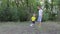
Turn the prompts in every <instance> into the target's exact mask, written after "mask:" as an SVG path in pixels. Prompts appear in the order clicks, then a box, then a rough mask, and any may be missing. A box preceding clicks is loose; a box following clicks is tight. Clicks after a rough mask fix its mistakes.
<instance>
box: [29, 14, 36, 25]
mask: <svg viewBox="0 0 60 34" xmlns="http://www.w3.org/2000/svg"><path fill="white" fill-rule="evenodd" d="M35 20H36V15H35V14H33V16H32V17H31V21H32V24H31V25H30V26H33V25H34V24H35Z"/></svg>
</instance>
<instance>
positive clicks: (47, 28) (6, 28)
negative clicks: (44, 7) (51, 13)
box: [0, 22, 60, 34]
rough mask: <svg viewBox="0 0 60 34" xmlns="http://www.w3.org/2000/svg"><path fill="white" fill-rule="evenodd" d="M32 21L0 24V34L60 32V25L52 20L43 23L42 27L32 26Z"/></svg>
mask: <svg viewBox="0 0 60 34" xmlns="http://www.w3.org/2000/svg"><path fill="white" fill-rule="evenodd" d="M29 24H30V23H21V24H20V23H19V24H13V23H11V24H3V25H0V34H60V25H59V24H56V23H52V22H48V23H42V27H41V28H38V27H37V26H35V27H30V26H29Z"/></svg>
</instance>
